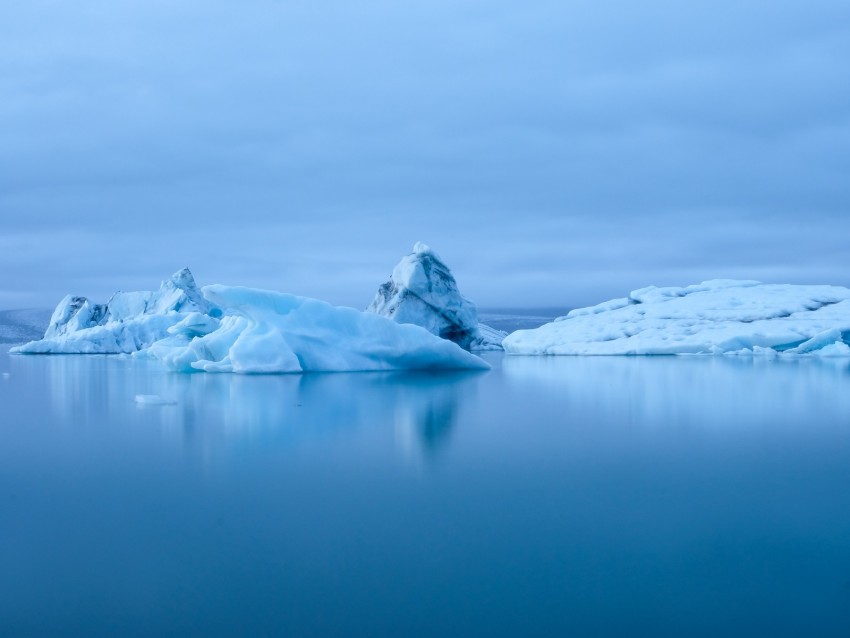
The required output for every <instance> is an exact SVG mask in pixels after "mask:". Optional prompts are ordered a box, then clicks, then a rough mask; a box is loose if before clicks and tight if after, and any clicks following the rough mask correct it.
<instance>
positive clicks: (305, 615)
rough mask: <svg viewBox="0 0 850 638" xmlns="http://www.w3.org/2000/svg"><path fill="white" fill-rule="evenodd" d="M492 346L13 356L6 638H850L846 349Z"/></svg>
mask: <svg viewBox="0 0 850 638" xmlns="http://www.w3.org/2000/svg"><path fill="white" fill-rule="evenodd" d="M485 358H486V359H487V360H488V361H489V362H490V363H491V364H492V366H493V369H492V370H491V371H489V372H483V373H481V372H477V373H476V372H471V373H470V372H462V373H441V374H427V373H409V372H408V373H360V374H351V373H349V374H305V375H272V376H241V375H229V374H175V373H169V372H166V371H163V370H161V369H159V368H158V367H157V366H156V364H153V363H150V362H147V361H144V360H138V359H133V358H130V357H103V356H93V357H84V356H50V357H42V356H9V355H5V354H3V355H0V405H2V411H3V417H2V425H0V503H2V508H0V537H2V542H0V565H2V569H0V634H2V635H10V636H42V635H58V634H62V635H84V636H116V635H121V636H151V635H198V636H217V635H221V636H231V635H253V636H261V635H270V636H271V635H274V636H356V635H363V636H393V637H398V636H448V635H456V636H530V635H534V636H624V635H652V636H689V637H694V636H718V635H770V636H802V635H817V636H845V635H847V630H848V627H850V392H848V388H850V360H848V359H831V360H830V359H805V358H797V359H787V360H785V359H758V358H750V357H607V358H574V357H506V356H504V355H501V354H490V355H486V356H485ZM136 395H156V396H158V397H161V398H162V399H164V400H166V401H173V404H165V405H151V404H139V403H137V402H136V401H135V397H136Z"/></svg>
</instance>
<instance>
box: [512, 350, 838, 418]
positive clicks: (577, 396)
mask: <svg viewBox="0 0 850 638" xmlns="http://www.w3.org/2000/svg"><path fill="white" fill-rule="evenodd" d="M502 368H503V373H504V375H505V376H506V377H508V378H509V379H510V381H511V385H512V386H514V387H516V388H522V390H523V391H524V392H526V393H530V394H537V395H540V396H551V395H552V394H553V393H557V394H558V395H560V396H562V397H563V399H564V402H565V403H567V404H568V405H569V406H570V411H571V412H574V413H583V414H594V415H596V416H597V417H598V416H600V415H604V416H607V418H608V419H616V420H619V421H621V422H626V423H636V424H637V423H639V424H640V425H641V427H644V428H645V427H661V426H663V427H676V426H693V425H697V424H699V426H700V427H711V428H715V427H724V426H739V425H740V424H742V423H750V424H755V423H769V424H770V425H771V427H778V426H781V425H782V424H787V425H788V426H793V427H801V426H805V425H806V424H807V423H809V422H810V420H811V418H812V417H813V416H814V415H815V414H816V413H817V411H818V406H825V405H829V406H830V409H831V411H835V410H838V411H839V412H840V413H842V414H846V415H847V416H848V417H849V418H850V393H848V392H847V390H848V387H850V360H848V359H846V358H835V359H819V358H794V359H791V358H787V359H786V358H776V359H767V358H758V357H519V356H517V357H504V359H503V361H502ZM833 413H834V412H833Z"/></svg>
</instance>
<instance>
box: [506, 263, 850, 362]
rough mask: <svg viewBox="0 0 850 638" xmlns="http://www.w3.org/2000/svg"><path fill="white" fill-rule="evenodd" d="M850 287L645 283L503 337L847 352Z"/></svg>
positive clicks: (545, 346)
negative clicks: (617, 296)
mask: <svg viewBox="0 0 850 638" xmlns="http://www.w3.org/2000/svg"><path fill="white" fill-rule="evenodd" d="M848 344H850V289H848V288H843V287H840V286H826V285H823V286H804V285H791V284H763V283H761V282H758V281H736V280H726V279H718V280H712V281H706V282H703V283H701V284H697V285H693V286H687V287H682V288H678V287H667V288H657V287H655V286H650V287H648V288H642V289H640V290H636V291H634V292H632V293H631V294H630V295H629V296H628V297H624V298H621V299H614V300H612V301H607V302H605V303H602V304H599V305H597V306H593V307H590V308H580V309H576V310H573V311H571V312H570V313H569V314H567V315H566V316H564V317H559V318H558V319H555V320H554V321H553V322H551V323H547V324H545V325H543V326H540V327H539V328H536V329H534V330H518V331H516V332H514V333H512V334H510V335H509V336H508V337H507V338H506V339H505V340H504V342H503V345H504V348H505V351H506V352H507V353H508V354H520V355H667V354H712V355H715V354H741V355H759V356H777V355H809V356H850V345H848Z"/></svg>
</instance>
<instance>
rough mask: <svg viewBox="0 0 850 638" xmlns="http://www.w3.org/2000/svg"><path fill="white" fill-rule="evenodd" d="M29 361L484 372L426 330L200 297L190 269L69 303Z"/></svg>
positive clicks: (228, 293)
mask: <svg viewBox="0 0 850 638" xmlns="http://www.w3.org/2000/svg"><path fill="white" fill-rule="evenodd" d="M11 351H12V352H17V353H22V354H120V353H133V354H135V355H136V356H142V357H150V358H154V359H158V360H160V361H162V362H163V363H164V364H165V365H166V366H167V367H168V368H170V369H172V370H178V371H183V372H188V371H195V370H203V371H207V372H237V373H286V372H308V371H309V372H319V371H321V372H342V371H366V370H442V369H473V370H484V369H488V368H489V367H490V366H489V365H488V364H487V363H486V362H484V361H483V360H482V359H480V358H479V357H476V356H475V355H473V354H470V353H469V352H467V351H465V350H464V349H462V348H461V347H460V346H458V345H456V344H454V343H452V342H451V341H447V340H445V339H440V338H439V337H437V336H434V335H433V334H431V333H430V332H428V331H427V330H425V329H423V328H420V327H418V326H412V325H400V324H397V323H395V322H394V321H391V320H389V319H386V318H384V317H380V316H377V315H374V314H368V313H364V312H359V311H357V310H354V309H353V308H338V307H335V306H332V305H330V304H328V303H325V302H323V301H318V300H316V299H307V298H304V297H295V296H293V295H288V294H284V293H278V292H270V291H265V290H254V289H251V288H239V287H228V286H207V287H205V288H204V289H203V290H202V291H201V290H198V288H197V286H196V285H195V280H194V279H193V278H192V274H191V273H190V272H189V270H188V269H184V270H181V271H179V272H177V273H175V274H174V276H173V277H171V279H169V280H168V281H165V282H163V283H162V285H161V286H160V288H159V290H157V291H153V292H132V293H124V292H118V293H115V294H114V295H113V296H112V298H111V299H110V300H109V302H108V303H106V304H98V305H96V304H91V303H90V302H89V301H88V299H86V298H84V297H72V296H70V295H69V296H67V297H65V298H64V299H63V300H62V301H61V302H60V304H59V306H58V307H57V308H56V310H55V311H54V313H53V316H52V317H51V319H50V325H49V326H48V328H47V331H46V332H45V336H44V338H43V339H41V340H39V341H32V342H30V343H27V344H25V345H23V346H18V347H15V348H12V350H11Z"/></svg>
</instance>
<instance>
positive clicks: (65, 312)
mask: <svg viewBox="0 0 850 638" xmlns="http://www.w3.org/2000/svg"><path fill="white" fill-rule="evenodd" d="M193 313H201V314H204V315H208V316H210V317H214V316H216V315H221V310H220V309H219V308H217V307H216V306H215V305H214V304H211V303H210V302H209V301H207V300H206V299H204V297H203V295H202V294H201V291H200V290H198V287H197V285H196V284H195V279H194V277H192V273H191V272H190V271H189V269H188V268H184V269H182V270H178V271H177V272H176V273H174V274H173V275H172V276H171V278H170V279H168V280H167V281H164V282H162V284H161V285H160V287H159V289H158V290H155V291H143V292H116V293H115V294H114V295H112V297H111V298H110V299H109V301H108V302H107V303H105V304H93V303H91V302H90V301H89V300H88V299H86V298H85V297H75V296H72V295H68V296H66V297H65V298H64V299H62V301H60V302H59V305H58V306H57V307H56V310H54V311H53V315H52V316H51V318H50V323H49V325H48V326H47V330H46V331H45V333H44V338H43V339H40V340H37V341H31V342H29V343H26V344H24V345H21V346H16V347H14V348H12V349H11V350H10V352H17V353H25V354H121V353H125V354H127V353H132V352H137V351H139V350H141V349H143V348H145V347H147V346H149V345H151V344H152V343H154V342H155V341H158V340H160V339H162V338H164V337H166V336H168V329H169V328H170V327H171V326H173V325H175V324H177V323H179V322H180V321H182V320H183V319H184V318H185V317H186V316H187V315H189V314H193Z"/></svg>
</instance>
